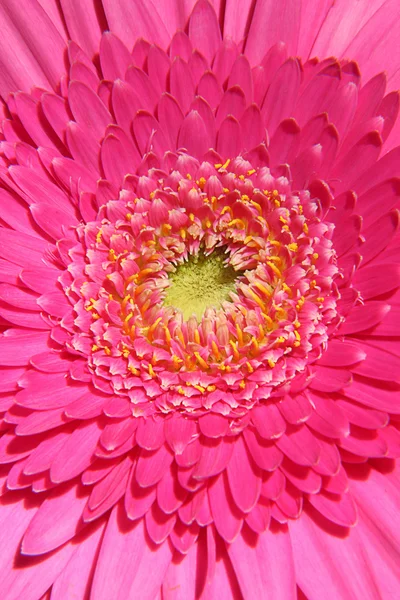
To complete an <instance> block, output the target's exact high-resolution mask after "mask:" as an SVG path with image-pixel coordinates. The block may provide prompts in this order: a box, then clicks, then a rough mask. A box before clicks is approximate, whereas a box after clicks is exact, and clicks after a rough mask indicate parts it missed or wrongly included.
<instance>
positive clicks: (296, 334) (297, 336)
mask: <svg viewBox="0 0 400 600" xmlns="http://www.w3.org/2000/svg"><path fill="white" fill-rule="evenodd" d="M294 335H295V338H296V340H297V341H298V342H299V341H300V340H301V337H300V334H299V332H298V331H297V329H296V330H295V332H294Z"/></svg>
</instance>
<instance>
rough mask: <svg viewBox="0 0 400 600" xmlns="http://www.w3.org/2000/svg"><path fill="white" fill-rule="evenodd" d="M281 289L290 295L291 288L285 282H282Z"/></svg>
mask: <svg viewBox="0 0 400 600" xmlns="http://www.w3.org/2000/svg"><path fill="white" fill-rule="evenodd" d="M282 289H283V291H284V292H286V293H287V294H288V295H289V296H291V295H292V290H291V289H290V287H289V286H288V284H287V283H282Z"/></svg>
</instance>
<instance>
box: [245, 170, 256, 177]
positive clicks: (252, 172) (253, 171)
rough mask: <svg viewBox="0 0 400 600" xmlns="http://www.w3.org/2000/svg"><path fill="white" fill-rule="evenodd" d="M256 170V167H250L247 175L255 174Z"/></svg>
mask: <svg viewBox="0 0 400 600" xmlns="http://www.w3.org/2000/svg"><path fill="white" fill-rule="evenodd" d="M255 172H256V170H255V169H250V170H249V171H247V175H248V176H249V177H250V175H254V173H255Z"/></svg>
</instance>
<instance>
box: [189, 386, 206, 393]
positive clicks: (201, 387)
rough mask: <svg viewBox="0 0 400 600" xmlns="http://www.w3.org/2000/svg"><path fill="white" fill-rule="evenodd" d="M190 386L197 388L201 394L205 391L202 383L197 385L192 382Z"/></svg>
mask: <svg viewBox="0 0 400 600" xmlns="http://www.w3.org/2000/svg"><path fill="white" fill-rule="evenodd" d="M192 387H194V388H195V390H198V391H199V392H201V393H202V394H204V392H205V391H206V388H204V387H203V386H202V385H197V384H196V383H194V384H193V386H192Z"/></svg>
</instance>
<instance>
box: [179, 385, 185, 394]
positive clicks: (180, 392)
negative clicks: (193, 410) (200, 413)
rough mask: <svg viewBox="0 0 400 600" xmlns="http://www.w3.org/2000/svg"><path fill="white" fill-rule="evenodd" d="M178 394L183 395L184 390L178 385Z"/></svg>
mask: <svg viewBox="0 0 400 600" xmlns="http://www.w3.org/2000/svg"><path fill="white" fill-rule="evenodd" d="M178 394H180V395H181V396H184V395H185V390H184V389H183V387H178Z"/></svg>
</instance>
